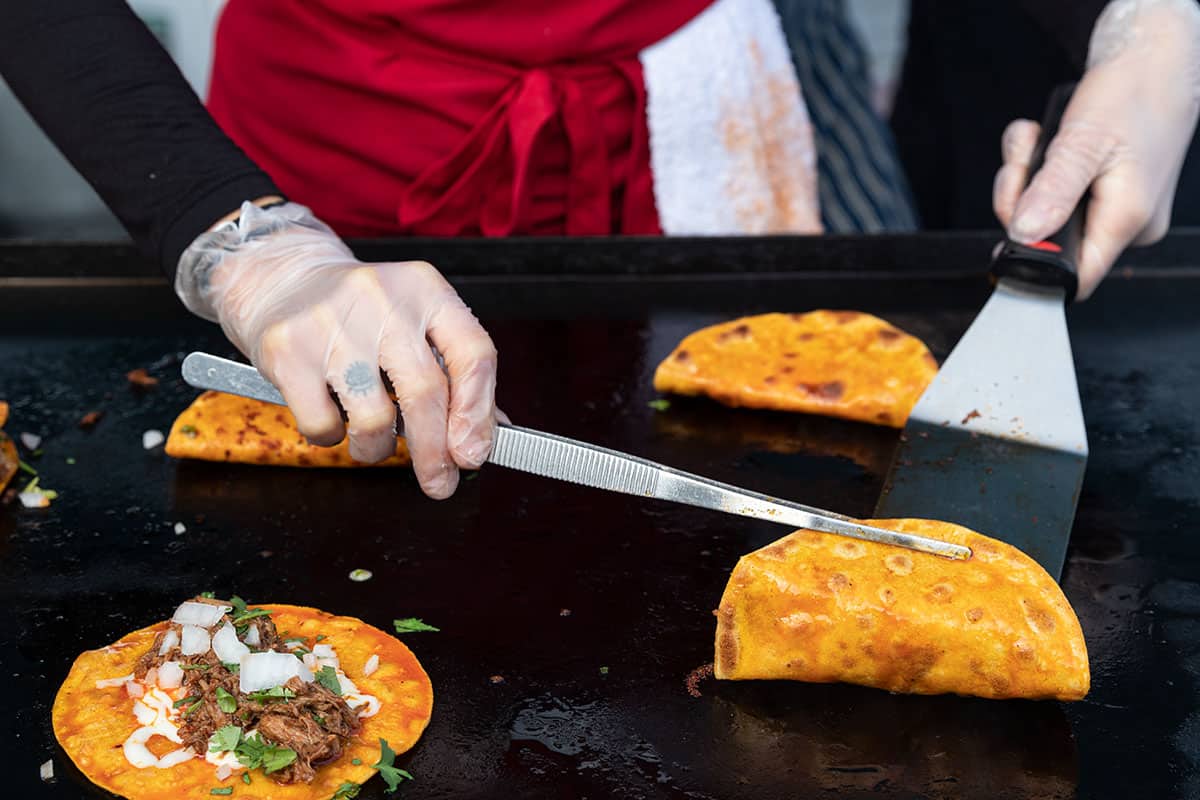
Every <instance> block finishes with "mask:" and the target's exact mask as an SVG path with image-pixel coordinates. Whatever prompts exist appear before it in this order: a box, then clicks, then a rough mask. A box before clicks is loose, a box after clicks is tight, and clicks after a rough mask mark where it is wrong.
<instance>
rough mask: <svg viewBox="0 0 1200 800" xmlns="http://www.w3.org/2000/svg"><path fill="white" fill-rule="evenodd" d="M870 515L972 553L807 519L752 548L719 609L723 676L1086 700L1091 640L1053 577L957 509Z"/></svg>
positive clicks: (716, 669) (718, 638)
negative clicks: (900, 543) (955, 514)
mask: <svg viewBox="0 0 1200 800" xmlns="http://www.w3.org/2000/svg"><path fill="white" fill-rule="evenodd" d="M870 524H871V525H876V526H879V527H882V528H889V529H892V530H897V531H903V532H906V533H914V534H919V535H921V536H927V537H930V538H933V539H940V540H942V541H947V542H955V543H957V544H964V545H966V546H968V547H970V548H971V551H972V555H971V557H970V558H969V559H967V560H966V561H953V560H950V559H946V558H942V557H940V556H934V555H929V554H927V553H918V552H914V551H911V550H906V549H902V548H899V547H894V546H890V545H883V544H876V543H874V542H864V541H859V540H856V539H848V538H844V537H840V536H834V535H831V534H821V533H815V532H813V531H807V530H799V531H796V532H795V533H792V534H790V535H788V536H785V537H784V538H782V539H780V540H779V541H777V542H774V543H773V544H770V545H768V546H767V547H764V548H762V549H760V550H756V551H755V552H753V553H750V554H749V555H747V556H743V557H742V559H741V560H740V561H739V562H738V564H737V567H735V568H734V571H733V574H732V575H731V576H730V579H729V583H728V585H727V586H726V587H725V594H724V595H723V596H722V598H721V605H720V608H719V609H718V610H717V634H716V661H715V663H714V672H715V674H716V677H718V678H726V679H731V680H745V679H755V678H766V679H772V678H774V679H786V680H798V681H810V682H813V683H832V682H844V683H856V684H860V685H863V686H874V687H877V688H880V689H886V690H888V691H891V692H905V693H911V694H943V693H953V694H962V695H974V696H978V697H987V698H993V699H1002V698H1017V697H1021V698H1031V699H1042V698H1055V699H1058V700H1079V699H1081V698H1082V697H1083V696H1084V695H1086V694H1087V692H1088V688H1089V686H1090V683H1091V676H1090V672H1089V669H1088V656H1087V646H1086V645H1085V643H1084V640H1083V631H1082V630H1081V629H1080V627H1079V620H1078V619H1077V618H1076V616H1075V612H1074V610H1073V609H1072V608H1071V605H1070V604H1069V603H1068V602H1067V599H1066V597H1064V596H1063V593H1062V589H1061V588H1060V587H1059V585H1058V584H1057V583H1055V582H1054V579H1053V578H1051V577H1050V576H1049V575H1048V574H1047V573H1046V571H1045V570H1044V569H1042V567H1041V566H1040V565H1038V563H1037V562H1035V561H1034V560H1033V559H1032V558H1030V557H1029V556H1027V555H1026V554H1025V553H1023V552H1021V551H1020V550H1018V549H1017V548H1015V547H1013V546H1011V545H1008V544H1005V543H1004V542H1000V541H997V540H995V539H991V538H989V537H987V536H983V535H982V534H979V533H975V532H974V531H971V530H968V529H966V528H963V527H960V526H958V525H953V524H951V523H948V522H936V521H933V520H922V519H898V520H873V521H870Z"/></svg>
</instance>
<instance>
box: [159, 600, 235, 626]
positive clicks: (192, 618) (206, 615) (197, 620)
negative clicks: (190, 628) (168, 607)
mask: <svg viewBox="0 0 1200 800" xmlns="http://www.w3.org/2000/svg"><path fill="white" fill-rule="evenodd" d="M232 610H233V606H222V605H217V604H215V603H197V602H196V601H195V600H188V601H186V602H184V603H183V604H182V605H180V606H179V608H177V609H175V614H174V616H172V617H171V622H176V623H178V624H180V625H196V626H198V627H201V628H211V627H212V626H213V625H216V624H217V623H218V622H220V621H221V617H222V616H223V615H224V614H225V612H226V611H232Z"/></svg>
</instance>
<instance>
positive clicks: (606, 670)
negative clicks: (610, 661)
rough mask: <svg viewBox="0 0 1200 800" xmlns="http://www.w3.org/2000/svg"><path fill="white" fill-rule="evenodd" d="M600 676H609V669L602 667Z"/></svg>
mask: <svg viewBox="0 0 1200 800" xmlns="http://www.w3.org/2000/svg"><path fill="white" fill-rule="evenodd" d="M600 674H601V675H607V674H608V667H601V668H600Z"/></svg>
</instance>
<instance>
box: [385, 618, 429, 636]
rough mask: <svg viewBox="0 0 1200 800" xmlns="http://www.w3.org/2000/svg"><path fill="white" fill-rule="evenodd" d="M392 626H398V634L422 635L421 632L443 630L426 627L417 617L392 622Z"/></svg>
mask: <svg viewBox="0 0 1200 800" xmlns="http://www.w3.org/2000/svg"><path fill="white" fill-rule="evenodd" d="M392 624H393V625H395V626H396V633H420V632H421V631H440V630H441V628H435V627H433V626H432V625H426V624H425V623H424V622H422V621H421V620H419V619H417V618H416V617H407V618H405V619H396V620H392Z"/></svg>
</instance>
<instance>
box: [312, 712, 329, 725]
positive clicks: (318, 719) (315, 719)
mask: <svg viewBox="0 0 1200 800" xmlns="http://www.w3.org/2000/svg"><path fill="white" fill-rule="evenodd" d="M309 713H310V714H312V718H313V722H315V723H317V724H318V725H320V726H321V727H322V728H324V727H325V718H324V717H322V716H321V715H320V714H318V713H317V712H315V711H310V712H309Z"/></svg>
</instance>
